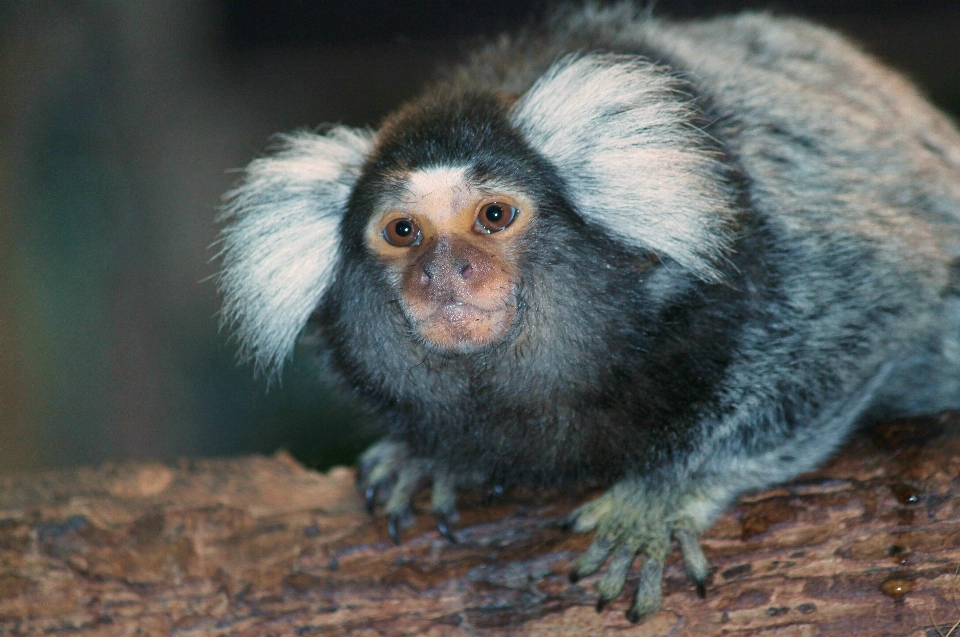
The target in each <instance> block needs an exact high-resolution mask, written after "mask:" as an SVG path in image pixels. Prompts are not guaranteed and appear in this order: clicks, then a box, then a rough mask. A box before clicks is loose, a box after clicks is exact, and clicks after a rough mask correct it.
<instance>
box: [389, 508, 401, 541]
mask: <svg viewBox="0 0 960 637" xmlns="http://www.w3.org/2000/svg"><path fill="white" fill-rule="evenodd" d="M387 533H388V534H389V535H390V539H391V540H393V543H394V544H396V545H397V546H400V516H399V515H391V516H390V517H389V518H388V519H387Z"/></svg>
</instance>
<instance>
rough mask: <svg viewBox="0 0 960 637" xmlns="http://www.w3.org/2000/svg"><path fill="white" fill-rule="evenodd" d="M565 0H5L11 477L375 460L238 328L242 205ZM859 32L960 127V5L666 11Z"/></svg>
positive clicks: (1, 179)
mask: <svg viewBox="0 0 960 637" xmlns="http://www.w3.org/2000/svg"><path fill="white" fill-rule="evenodd" d="M546 6H547V3H546V2H543V1H539V2H523V1H518V0H513V1H500V0H476V1H473V2H439V1H433V2H429V1H419V2H406V3H404V2H399V1H397V0H393V1H390V2H387V1H378V0H353V1H343V2H340V1H336V2H334V1H327V2H307V1H306V0H287V1H285V2H280V1H277V2H267V1H265V0H207V1H194V0H191V1H187V0H165V1H164V2H134V1H132V0H130V1H121V0H116V1H114V2H107V1H106V0H104V1H95V0H76V1H67V0H64V1H61V2H47V1H43V0H0V471H12V470H18V469H24V468H35V467H47V466H60V465H68V464H76V463H90V462H99V461H103V460H105V459H126V458H171V457H175V456H182V455H186V456H196V455H229V454H238V453H247V452H253V451H260V452H271V451H273V450H275V449H277V448H279V447H286V448H288V449H290V450H291V451H293V452H294V453H295V454H296V455H297V456H298V457H300V458H301V459H304V460H306V461H307V462H310V463H311V464H315V465H318V466H329V465H330V464H332V463H335V462H346V461H350V460H351V459H352V457H353V456H354V455H355V453H356V452H357V450H358V449H360V448H361V447H362V445H363V444H364V443H365V439H366V437H367V436H366V434H365V433H364V432H363V427H362V422H363V418H362V416H361V415H360V414H359V412H358V411H357V409H356V408H355V407H353V406H351V405H349V404H348V403H346V402H344V400H343V399H342V398H338V397H337V395H336V394H335V393H334V392H332V391H331V390H330V389H329V388H327V387H326V386H325V385H323V384H322V383H318V382H317V379H316V378H314V375H315V374H314V372H313V371H312V368H311V366H310V365H309V364H308V363H307V362H306V357H305V356H304V355H303V354H302V353H299V354H298V355H297V356H295V358H294V362H293V364H292V365H290V366H289V367H288V369H287V372H286V373H285V375H284V378H283V383H282V386H281V387H279V388H277V387H274V388H272V389H270V391H269V392H268V391H267V389H266V387H265V385H264V384H263V383H262V382H261V381H258V380H256V379H254V378H253V375H252V370H251V369H250V368H249V367H247V366H237V365H236V364H235V349H234V346H233V344H232V343H231V342H230V341H229V338H228V335H226V334H221V333H218V331H217V326H216V325H217V323H216V319H215V314H216V311H217V305H218V300H217V296H216V293H215V289H214V285H213V283H212V282H211V281H210V280H209V277H210V276H211V275H212V274H214V273H215V272H216V264H215V263H212V262H211V261H210V259H211V257H212V255H213V251H212V250H211V249H210V248H209V246H210V245H211V243H212V242H213V241H214V240H215V238H216V232H217V230H216V227H215V226H214V224H213V218H214V216H215V214H216V209H217V206H218V205H219V202H220V195H221V193H223V192H224V191H225V190H226V189H228V188H229V187H230V185H231V184H232V183H233V182H234V181H235V179H236V178H237V175H236V173H235V172H232V169H235V168H236V167H240V166H243V165H244V164H245V163H246V162H248V161H249V160H250V159H251V158H252V157H254V156H256V155H257V154H258V153H259V152H261V150H262V149H263V148H264V147H265V146H266V145H267V143H268V140H269V138H270V135H271V134H272V133H274V132H277V131H288V130H291V129H294V128H297V127H304V126H307V127H313V126H316V125H318V124H321V123H323V122H343V123H346V124H351V125H376V123H377V121H378V120H379V119H380V118H381V117H382V116H383V115H384V114H385V113H387V112H388V111H390V110H391V109H392V108H394V107H395V106H396V105H397V104H398V103H399V102H400V101H402V100H404V99H405V98H407V97H409V96H411V95H412V94H413V93H414V92H415V91H416V90H417V87H418V86H419V85H420V84H421V83H422V82H423V81H424V80H426V79H427V78H429V77H430V76H431V75H432V74H433V73H434V72H435V70H436V69H437V67H438V65H440V64H443V63H445V62H449V61H452V60H454V59H455V58H456V56H457V54H458V52H459V51H461V50H462V49H463V48H465V47H468V46H469V45H470V44H471V43H475V42H476V41H477V40H478V38H481V37H483V36H484V35H490V34H493V33H496V32H497V31H499V30H501V29H509V28H512V27H515V26H518V25H521V24H524V23H525V22H526V21H528V20H529V19H531V18H532V17H535V16H536V15H539V14H541V13H542V12H543V11H544V10H545V8H546ZM746 7H749V8H761V9H763V8H766V9H771V10H774V11H776V12H781V13H792V14H802V15H807V16H810V17H812V18H814V19H816V20H819V21H821V22H824V23H827V24H830V25H833V26H836V27H837V28H839V29H841V30H843V31H845V32H847V33H848V34H851V35H852V36H853V37H854V38H855V39H857V40H859V41H860V42H861V43H862V44H863V45H864V46H865V47H866V48H868V49H869V50H871V51H873V52H874V53H876V54H877V55H878V56H880V57H881V58H882V59H884V60H886V61H887V62H889V63H890V64H892V65H893V66H895V67H897V68H899V69H901V70H903V71H905V72H906V73H907V74H908V75H910V76H911V77H912V78H913V79H914V80H915V81H916V82H917V83H919V84H920V85H921V86H922V87H923V89H924V90H925V91H926V93H927V94H928V95H929V96H930V97H931V98H932V99H933V100H934V101H935V102H936V103H938V104H940V105H941V106H942V107H943V108H944V109H946V110H948V111H950V112H951V113H952V114H953V115H954V116H955V117H956V116H957V115H958V114H960V1H958V0H952V1H950V2H947V1H939V2H938V1H929V2H899V1H893V0H872V1H867V0H848V1H843V0H807V1H802V0H792V1H787V0H782V1H780V2H777V3H770V2H735V1H733V0H727V1H720V2H706V1H697V0H673V1H671V0H660V2H659V3H658V4H657V5H656V10H655V13H658V14H660V15H664V16H676V17H694V16H702V15H709V14H713V13H717V12H728V11H735V10H738V9H741V8H746Z"/></svg>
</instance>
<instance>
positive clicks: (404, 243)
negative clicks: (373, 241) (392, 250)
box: [383, 217, 423, 248]
mask: <svg viewBox="0 0 960 637" xmlns="http://www.w3.org/2000/svg"><path fill="white" fill-rule="evenodd" d="M383 238H384V239H386V240H387V243H389V244H390V245H393V246H397V247H399V248H409V247H411V246H416V245H420V242H421V241H422V240H423V233H422V232H420V228H419V227H418V226H417V224H416V222H415V221H414V220H413V219H407V218H405V217H401V218H399V219H394V220H393V221H391V222H390V223H388V224H387V227H386V228H384V229H383Z"/></svg>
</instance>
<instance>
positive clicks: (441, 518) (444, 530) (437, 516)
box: [433, 511, 460, 544]
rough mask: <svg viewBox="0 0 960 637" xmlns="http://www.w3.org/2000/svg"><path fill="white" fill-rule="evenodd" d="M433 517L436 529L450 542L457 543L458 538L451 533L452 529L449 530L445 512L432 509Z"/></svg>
mask: <svg viewBox="0 0 960 637" xmlns="http://www.w3.org/2000/svg"><path fill="white" fill-rule="evenodd" d="M433 519H434V520H436V522H437V530H438V531H440V535H442V536H443V537H445V538H447V540H448V541H449V542H450V543H451V544H459V543H460V540H458V539H457V536H456V535H454V534H453V531H451V530H450V520H449V518H447V514H446V513H444V512H443V511H434V513H433Z"/></svg>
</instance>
